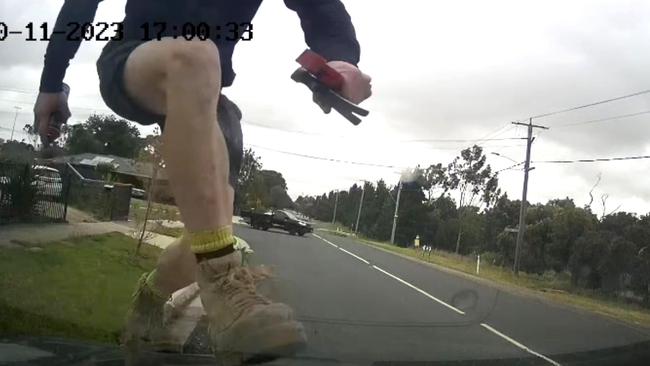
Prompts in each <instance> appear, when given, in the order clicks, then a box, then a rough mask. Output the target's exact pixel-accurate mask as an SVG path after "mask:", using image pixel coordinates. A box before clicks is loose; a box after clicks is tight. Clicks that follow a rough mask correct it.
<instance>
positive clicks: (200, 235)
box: [184, 226, 236, 254]
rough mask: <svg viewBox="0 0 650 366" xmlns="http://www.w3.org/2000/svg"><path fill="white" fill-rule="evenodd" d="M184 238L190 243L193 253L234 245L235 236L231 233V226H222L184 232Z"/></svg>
mask: <svg viewBox="0 0 650 366" xmlns="http://www.w3.org/2000/svg"><path fill="white" fill-rule="evenodd" d="M184 239H185V240H187V242H188V243H189V244H190V248H191V249H192V252H193V253H194V254H205V253H210V252H216V251H217V250H220V249H224V248H227V247H228V246H230V245H234V244H235V242H236V239H235V237H234V236H233V235H232V226H224V227H222V228H219V229H216V230H208V231H200V232H195V233H191V232H186V233H185V235H184Z"/></svg>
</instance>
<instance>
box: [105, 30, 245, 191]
mask: <svg viewBox="0 0 650 366" xmlns="http://www.w3.org/2000/svg"><path fill="white" fill-rule="evenodd" d="M142 43H143V41H120V42H114V41H113V42H109V43H108V44H107V45H106V46H105V47H104V50H103V51H102V54H101V56H100V57H99V60H97V72H98V74H99V89H100V92H101V94H102V98H103V99H104V102H105V103H106V105H107V106H108V107H109V108H111V110H113V112H115V113H116V114H117V115H119V116H120V117H122V118H125V119H127V120H130V121H134V122H137V123H139V124H141V125H145V126H146V125H152V124H158V125H159V126H160V128H161V130H163V129H164V128H165V116H163V115H159V114H156V113H153V112H151V111H148V110H147V109H145V108H143V107H141V106H140V105H138V103H136V102H135V101H134V100H133V99H131V98H130V97H129V95H128V94H127V92H126V88H125V86H124V67H125V65H126V60H127V58H128V57H129V55H130V54H131V52H133V50H134V49H135V48H136V47H138V46H139V45H141V44H142ZM241 118H242V114H241V111H240V110H239V108H238V107H237V105H236V104H235V103H233V102H232V101H230V100H229V99H228V98H227V97H226V96H225V95H223V94H221V96H220V98H219V107H218V109H217V119H218V120H219V125H220V126H221V131H222V132H223V135H224V137H225V139H226V145H227V147H228V155H229V158H230V184H231V185H232V186H233V187H235V186H236V182H237V178H238V176H239V169H240V168H241V162H242V157H243V150H244V147H243V138H242V129H241Z"/></svg>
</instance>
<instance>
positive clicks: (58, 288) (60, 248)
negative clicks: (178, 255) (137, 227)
mask: <svg viewBox="0 0 650 366" xmlns="http://www.w3.org/2000/svg"><path fill="white" fill-rule="evenodd" d="M136 243H137V242H136V241H135V240H133V239H131V238H129V237H128V236H125V235H122V234H119V233H110V234H104V235H97V236H86V237H77V238H71V239H68V240H63V241H57V242H52V243H47V244H42V245H41V246H40V248H42V249H41V250H37V251H34V249H33V248H32V249H29V248H27V247H25V248H15V249H0V268H2V272H3V275H2V276H0V335H30V336H53V337H63V338H71V339H82V340H92V341H99V342H110V343H117V342H118V337H119V334H120V332H121V329H122V326H123V324H124V320H125V316H126V313H127V309H128V306H129V304H130V302H131V294H132V293H133V290H134V286H135V284H136V282H137V280H138V278H139V277H140V276H141V275H142V273H144V272H146V271H149V270H151V269H152V268H153V266H154V265H155V261H156V258H157V257H158V254H159V253H160V249H159V248H156V247H153V246H150V245H147V244H144V245H143V246H142V249H141V257H140V258H138V259H137V260H136V259H134V258H133V256H132V254H133V250H134V248H135V246H136Z"/></svg>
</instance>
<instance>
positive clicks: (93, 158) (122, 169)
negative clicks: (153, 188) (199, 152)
mask: <svg viewBox="0 0 650 366" xmlns="http://www.w3.org/2000/svg"><path fill="white" fill-rule="evenodd" d="M50 161H52V162H55V163H70V164H72V165H86V166H92V167H96V166H97V165H99V164H113V166H115V172H117V173H120V174H125V175H133V176H136V177H143V178H151V176H152V174H153V164H152V163H142V162H137V161H135V160H133V159H127V158H123V157H120V156H114V155H100V154H91V153H84V154H77V155H66V156H59V157H56V158H52V159H50ZM158 179H167V174H165V171H164V170H161V171H159V172H158Z"/></svg>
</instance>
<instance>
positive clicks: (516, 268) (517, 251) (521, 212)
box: [512, 118, 548, 275]
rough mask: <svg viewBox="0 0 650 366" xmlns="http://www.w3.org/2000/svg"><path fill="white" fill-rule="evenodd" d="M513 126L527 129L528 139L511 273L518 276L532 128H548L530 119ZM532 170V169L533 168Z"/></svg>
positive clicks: (523, 231)
mask: <svg viewBox="0 0 650 366" xmlns="http://www.w3.org/2000/svg"><path fill="white" fill-rule="evenodd" d="M512 124H514V125H520V126H526V127H528V138H527V139H526V140H527V141H526V162H525V164H524V188H523V190H522V194H521V207H520V210H519V229H518V230H517V245H516V246H515V264H514V267H513V271H514V272H515V275H518V274H519V254H520V251H521V242H522V241H523V240H524V233H525V231H526V197H527V195H528V172H529V171H531V170H532V169H531V168H530V149H531V147H532V145H533V141H534V140H535V139H534V138H533V128H542V129H545V130H548V127H545V126H539V125H534V124H533V119H532V118H530V119H529V120H528V123H521V122H512ZM533 169H534V168H533Z"/></svg>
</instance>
